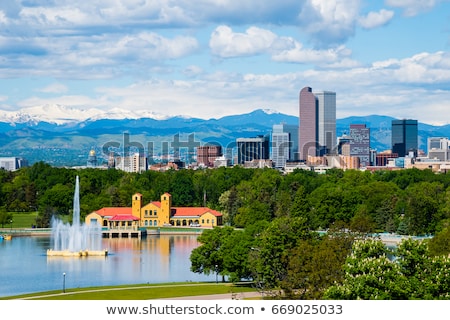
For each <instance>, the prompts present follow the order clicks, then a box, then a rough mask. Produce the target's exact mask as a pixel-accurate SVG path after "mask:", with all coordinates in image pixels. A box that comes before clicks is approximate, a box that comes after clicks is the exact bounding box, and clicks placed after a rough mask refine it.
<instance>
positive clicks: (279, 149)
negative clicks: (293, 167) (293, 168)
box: [271, 124, 289, 168]
mask: <svg viewBox="0 0 450 320" xmlns="http://www.w3.org/2000/svg"><path fill="white" fill-rule="evenodd" d="M271 150H272V161H273V163H274V166H275V167H276V168H284V166H285V165H286V161H288V160H289V133H288V132H284V131H283V125H282V124H274V125H273V128H272V148H271Z"/></svg>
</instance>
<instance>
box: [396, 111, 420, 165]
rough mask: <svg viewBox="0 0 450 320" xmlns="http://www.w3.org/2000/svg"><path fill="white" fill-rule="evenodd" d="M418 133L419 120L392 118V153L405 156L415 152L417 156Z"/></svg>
mask: <svg viewBox="0 0 450 320" xmlns="http://www.w3.org/2000/svg"><path fill="white" fill-rule="evenodd" d="M417 133H418V130H417V120H411V119H403V120H392V153H397V154H398V156H399V157H404V156H407V155H408V154H409V153H410V152H413V153H414V156H417V150H418V134H417Z"/></svg>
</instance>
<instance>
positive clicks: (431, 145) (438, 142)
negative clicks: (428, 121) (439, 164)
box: [427, 137, 450, 161]
mask: <svg viewBox="0 0 450 320" xmlns="http://www.w3.org/2000/svg"><path fill="white" fill-rule="evenodd" d="M427 147H428V158H429V159H436V160H440V161H448V160H450V140H449V139H448V138H442V137H429V138H428V143H427Z"/></svg>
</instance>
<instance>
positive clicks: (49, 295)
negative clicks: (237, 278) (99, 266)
mask: <svg viewBox="0 0 450 320" xmlns="http://www.w3.org/2000/svg"><path fill="white" fill-rule="evenodd" d="M254 291H256V290H255V289H254V288H252V286H251V284H250V283H243V284H230V283H209V282H208V283H205V282H201V283H169V284H141V285H126V286H125V285H124V286H107V287H90V288H76V289H71V288H68V289H66V292H65V293H63V292H61V290H58V291H47V292H37V293H33V294H25V295H20V296H12V297H3V298H0V300H11V299H27V300H147V299H166V298H173V297H188V296H199V295H210V294H230V297H231V295H232V294H234V293H240V292H254Z"/></svg>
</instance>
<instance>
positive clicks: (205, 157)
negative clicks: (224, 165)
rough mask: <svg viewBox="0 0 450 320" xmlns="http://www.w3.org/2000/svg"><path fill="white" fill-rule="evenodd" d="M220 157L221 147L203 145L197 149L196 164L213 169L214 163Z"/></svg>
mask: <svg viewBox="0 0 450 320" xmlns="http://www.w3.org/2000/svg"><path fill="white" fill-rule="evenodd" d="M221 156H222V147H221V146H217V145H205V146H201V147H197V163H198V164H199V165H204V166H206V167H214V161H215V160H216V159H217V158H219V157H221Z"/></svg>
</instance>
